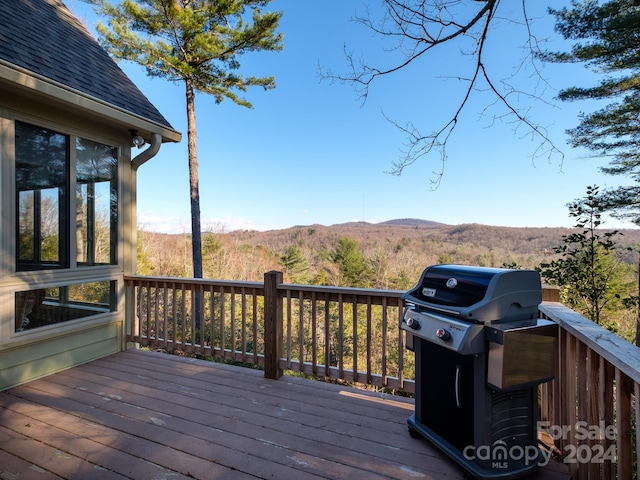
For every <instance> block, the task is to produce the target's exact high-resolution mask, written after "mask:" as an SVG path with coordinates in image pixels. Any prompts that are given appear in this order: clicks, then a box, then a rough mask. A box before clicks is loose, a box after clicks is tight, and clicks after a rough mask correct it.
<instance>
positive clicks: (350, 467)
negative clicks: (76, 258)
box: [0, 350, 569, 480]
mask: <svg viewBox="0 0 640 480" xmlns="http://www.w3.org/2000/svg"><path fill="white" fill-rule="evenodd" d="M412 412H413V401H412V400H409V399H405V398H400V397H394V396H390V395H382V394H375V393H370V392H366V391H363V390H357V389H353V388H348V387H341V386H338V385H334V384H327V383H322V382H316V381H309V380H304V379H300V378H294V377H283V378H282V379H280V380H277V381H274V380H267V379H265V378H264V377H263V373H262V372H261V371H257V370H251V369H247V368H241V367H233V366H228V365H222V364H218V363H212V362H206V361H201V360H193V359H187V358H183V357H178V356H171V355H166V354H160V353H153V352H147V351H140V350H129V351H126V352H122V353H118V354H115V355H112V356H109V357H106V358H103V359H100V360H96V361H93V362H91V363H88V364H85V365H81V366H78V367H74V368H72V369H70V370H66V371H64V372H61V373H57V374H54V375H51V376H48V377H46V378H43V379H40V380H36V381H33V382H30V383H28V384H26V385H22V386H19V387H15V388H12V389H10V390H7V391H5V392H0V478H12V479H13V478H15V479H20V478H28V479H29V480H32V479H33V480H38V479H55V478H66V479H71V478H73V479H91V480H94V479H124V478H130V479H136V480H141V479H144V480H152V479H171V480H174V479H176V480H178V479H183V478H184V479H186V478H197V479H203V480H214V479H215V480H218V479H256V478H258V479H278V480H281V479H292V480H305V479H319V478H325V479H353V478H362V479H367V480H369V479H372V480H375V479H441V478H447V479H463V478H465V476H464V473H463V471H462V470H461V469H460V468H459V467H458V466H457V465H456V464H455V463H454V462H453V461H451V460H450V459H449V458H448V457H446V456H444V455H443V454H441V453H440V452H439V451H438V450H437V449H435V448H434V447H432V446H431V445H430V444H428V443H427V442H426V441H424V440H417V439H412V438H411V437H410V436H409V434H408V431H407V424H406V420H407V417H408V416H409V415H410V414H411V413H412ZM532 478H534V479H535V480H543V479H544V480H560V479H568V478H569V477H568V475H567V474H566V469H564V468H563V466H562V465H558V464H550V465H549V466H547V467H545V468H544V469H541V470H539V471H538V472H537V473H536V474H535V475H534V476H533V477H532Z"/></svg>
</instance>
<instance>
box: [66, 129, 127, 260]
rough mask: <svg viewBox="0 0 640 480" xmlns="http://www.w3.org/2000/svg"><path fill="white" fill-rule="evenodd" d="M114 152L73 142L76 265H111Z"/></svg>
mask: <svg viewBox="0 0 640 480" xmlns="http://www.w3.org/2000/svg"><path fill="white" fill-rule="evenodd" d="M117 172H118V157H117V149H116V148H115V147H110V146H108V145H103V144H100V143H97V142H92V141H90V140H85V139H81V138H78V139H77V141H76V240H77V245H76V248H77V252H78V255H77V261H78V265H100V264H115V263H117V262H116V259H117V256H116V252H117V249H116V242H117V238H118V237H117V226H118V182H117Z"/></svg>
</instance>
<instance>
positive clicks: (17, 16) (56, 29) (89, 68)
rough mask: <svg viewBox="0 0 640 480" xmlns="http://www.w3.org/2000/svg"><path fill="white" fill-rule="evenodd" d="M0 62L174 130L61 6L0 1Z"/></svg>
mask: <svg viewBox="0 0 640 480" xmlns="http://www.w3.org/2000/svg"><path fill="white" fill-rule="evenodd" d="M0 59H2V60H4V61H6V62H8V63H11V64H13V65H16V66H18V67H21V68H23V69H26V70H29V71H31V72H33V73H35V74H38V75H41V76H43V77H46V78H48V79H50V80H53V81H55V82H58V83H60V84H63V85H65V86H67V87H70V88H72V89H74V90H77V91H79V92H81V93H83V94H86V95H88V96H91V97H95V98H97V99H99V100H102V101H104V102H106V103H108V104H111V105H114V106H116V107H120V108H121V109H124V110H126V111H128V112H131V113H133V114H136V115H139V116H141V117H143V118H145V119H147V120H150V121H152V122H154V123H156V124H159V125H162V126H164V127H167V128H169V129H171V130H173V127H171V125H170V124H169V122H168V121H167V120H166V119H165V118H164V117H163V116H162V114H161V113H160V112H159V111H158V110H157V109H156V107H154V106H153V104H152V103H151V102H150V101H149V100H148V99H147V97H145V96H144V94H143V93H142V92H141V91H140V90H139V89H138V87H136V86H135V84H134V83H133V82H132V81H131V79H129V77H127V76H126V75H125V73H124V72H123V71H122V70H121V69H120V67H118V65H117V64H116V62H115V61H114V60H113V59H112V58H111V57H109V55H108V54H107V53H106V51H105V50H104V49H103V48H102V47H101V46H100V45H99V44H98V42H97V41H96V40H95V39H94V38H93V37H92V36H91V34H90V33H89V32H88V31H87V30H86V28H85V27H84V26H83V25H82V24H81V23H80V21H79V20H78V19H77V18H76V17H75V16H74V15H73V14H72V13H71V12H70V11H69V10H68V9H67V7H66V6H64V4H63V3H62V1H61V0H0Z"/></svg>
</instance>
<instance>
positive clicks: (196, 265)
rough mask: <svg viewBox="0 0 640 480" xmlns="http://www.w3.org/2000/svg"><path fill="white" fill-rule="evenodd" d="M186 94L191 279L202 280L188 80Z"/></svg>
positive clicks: (192, 106) (193, 120)
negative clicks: (191, 258)
mask: <svg viewBox="0 0 640 480" xmlns="http://www.w3.org/2000/svg"><path fill="white" fill-rule="evenodd" d="M185 85H186V93H187V147H188V154H189V191H190V196H191V251H192V257H193V278H202V228H201V224H200V189H199V185H198V184H199V180H198V152H197V147H196V136H197V134H196V109H195V92H194V90H193V85H192V84H191V81H190V80H188V79H187V80H185Z"/></svg>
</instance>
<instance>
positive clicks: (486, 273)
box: [402, 265, 542, 323]
mask: <svg viewBox="0 0 640 480" xmlns="http://www.w3.org/2000/svg"><path fill="white" fill-rule="evenodd" d="M402 298H403V299H404V300H405V301H406V302H407V303H411V304H414V305H416V306H418V307H422V308H425V309H427V310H432V311H437V312H441V313H446V314H448V315H455V316H457V317H459V318H461V319H465V320H468V321H474V322H481V323H492V322H502V321H513V320H522V319H526V318H537V317H538V305H539V304H540V302H541V301H542V287H541V284H540V274H539V273H538V272H536V271H534V270H512V269H505V268H488V267H472V266H466V265H433V266H430V267H427V268H426V269H425V270H424V272H423V273H422V276H421V278H420V281H419V282H418V284H417V285H416V286H415V287H414V288H413V289H412V290H409V291H408V292H406V293H405V294H404V295H403V296H402Z"/></svg>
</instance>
